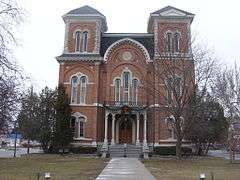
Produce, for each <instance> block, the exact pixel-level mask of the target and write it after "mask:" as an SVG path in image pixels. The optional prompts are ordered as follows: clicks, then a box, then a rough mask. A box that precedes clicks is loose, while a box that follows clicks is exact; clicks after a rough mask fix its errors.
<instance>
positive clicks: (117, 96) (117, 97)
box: [114, 79, 121, 102]
mask: <svg viewBox="0 0 240 180" xmlns="http://www.w3.org/2000/svg"><path fill="white" fill-rule="evenodd" d="M114 86H115V88H114V93H115V101H117V102H118V101H120V88H121V80H120V79H116V80H115V84H114Z"/></svg>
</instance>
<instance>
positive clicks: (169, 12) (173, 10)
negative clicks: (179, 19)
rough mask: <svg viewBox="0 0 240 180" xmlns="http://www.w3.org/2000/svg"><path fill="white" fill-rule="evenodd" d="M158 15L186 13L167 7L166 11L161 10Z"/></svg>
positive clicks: (183, 14) (180, 14) (181, 14)
mask: <svg viewBox="0 0 240 180" xmlns="http://www.w3.org/2000/svg"><path fill="white" fill-rule="evenodd" d="M160 15H161V16H187V14H186V13H183V12H181V11H178V10H176V9H169V10H167V11H164V12H161V13H160Z"/></svg>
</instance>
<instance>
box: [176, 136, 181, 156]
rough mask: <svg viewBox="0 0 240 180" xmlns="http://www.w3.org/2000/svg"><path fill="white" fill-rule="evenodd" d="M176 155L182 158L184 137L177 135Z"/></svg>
mask: <svg viewBox="0 0 240 180" xmlns="http://www.w3.org/2000/svg"><path fill="white" fill-rule="evenodd" d="M176 156H177V158H178V159H182V139H181V138H179V137H177V143H176Z"/></svg>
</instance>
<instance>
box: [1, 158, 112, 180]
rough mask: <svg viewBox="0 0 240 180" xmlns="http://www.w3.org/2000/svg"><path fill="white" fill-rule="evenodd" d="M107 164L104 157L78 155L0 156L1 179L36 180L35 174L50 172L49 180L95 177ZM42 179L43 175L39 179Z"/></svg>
mask: <svg viewBox="0 0 240 180" xmlns="http://www.w3.org/2000/svg"><path fill="white" fill-rule="evenodd" d="M106 165H107V160H106V159H101V158H98V157H82V156H79V155H67V156H61V155H44V154H43V155H30V156H25V157H21V158H0V179H1V180H31V179H32V180H37V174H38V173H41V174H43V173H44V172H50V173H51V176H52V178H51V180H67V179H71V180H74V179H78V180H79V179H84V180H85V179H95V178H96V177H97V176H98V174H100V173H101V171H102V170H103V168H104V167H105V166H106ZM42 179H44V178H43V176H42V177H41V178H40V180H42Z"/></svg>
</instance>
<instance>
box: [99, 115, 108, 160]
mask: <svg viewBox="0 0 240 180" xmlns="http://www.w3.org/2000/svg"><path fill="white" fill-rule="evenodd" d="M108 115H109V112H107V111H106V114H105V129H104V133H105V134H104V142H103V145H102V149H101V152H102V157H103V158H106V157H107V153H108V139H107V134H108Z"/></svg>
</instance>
